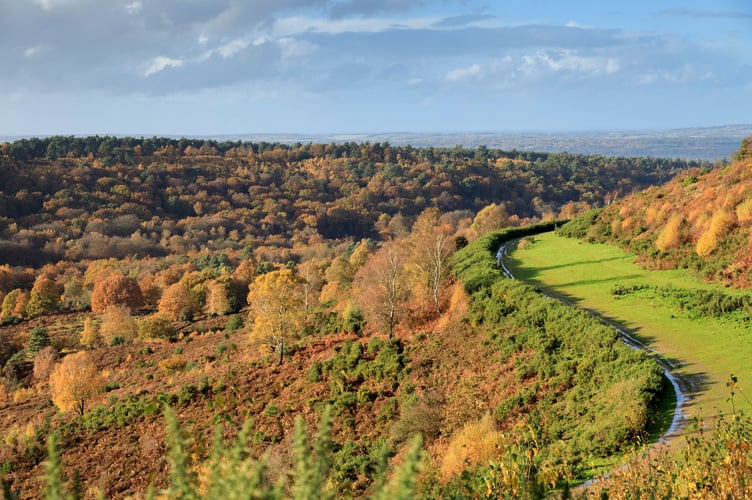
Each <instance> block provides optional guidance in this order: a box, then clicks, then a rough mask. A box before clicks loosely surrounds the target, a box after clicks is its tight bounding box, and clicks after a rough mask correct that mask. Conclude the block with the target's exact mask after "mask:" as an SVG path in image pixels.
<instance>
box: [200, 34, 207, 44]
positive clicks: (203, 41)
mask: <svg viewBox="0 0 752 500" xmlns="http://www.w3.org/2000/svg"><path fill="white" fill-rule="evenodd" d="M208 41H209V37H207V36H206V35H201V36H199V37H198V44H199V45H206V42H208Z"/></svg>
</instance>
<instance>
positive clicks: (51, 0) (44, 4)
mask: <svg viewBox="0 0 752 500" xmlns="http://www.w3.org/2000/svg"><path fill="white" fill-rule="evenodd" d="M74 1H75V0H34V3H35V4H37V5H39V6H40V7H41V8H43V9H44V10H52V9H53V8H55V7H58V6H60V5H65V4H69V3H74Z"/></svg>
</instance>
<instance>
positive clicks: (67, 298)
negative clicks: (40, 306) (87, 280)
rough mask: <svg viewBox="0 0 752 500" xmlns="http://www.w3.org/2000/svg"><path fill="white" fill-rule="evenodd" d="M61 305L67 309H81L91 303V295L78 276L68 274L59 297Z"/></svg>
mask: <svg viewBox="0 0 752 500" xmlns="http://www.w3.org/2000/svg"><path fill="white" fill-rule="evenodd" d="M61 300H62V303H63V306H64V307H66V308H68V309H83V308H84V307H86V306H87V305H91V295H90V293H89V291H88V290H87V289H86V287H84V280H83V278H82V277H79V276H69V277H68V279H67V280H66V281H65V283H64V284H63V295H62V297H61Z"/></svg>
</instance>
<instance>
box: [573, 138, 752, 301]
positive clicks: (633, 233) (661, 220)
mask: <svg viewBox="0 0 752 500" xmlns="http://www.w3.org/2000/svg"><path fill="white" fill-rule="evenodd" d="M751 231H752V138H748V139H746V140H745V141H744V142H743V144H742V147H741V149H740V150H739V151H738V152H737V154H736V155H735V160H734V162H732V163H731V164H729V165H726V166H722V167H717V168H713V169H693V170H689V171H687V172H683V173H681V174H679V175H677V176H676V177H675V178H674V179H672V180H671V181H670V182H668V183H666V184H664V185H662V186H655V187H651V188H648V189H645V190H644V191H641V192H639V193H636V194H634V195H632V196H630V197H627V198H625V199H623V200H620V201H618V202H616V203H614V204H612V205H610V206H609V207H607V208H606V209H604V210H603V211H602V212H600V213H597V214H591V215H590V216H588V217H587V218H586V219H583V220H582V221H581V223H580V224H579V225H578V226H577V227H575V228H573V229H571V231H570V232H571V234H573V235H579V236H583V237H587V238H588V239H590V240H592V241H600V242H608V243H613V244H616V245H618V246H620V247H622V248H624V249H626V250H628V251H629V252H632V253H634V254H635V255H637V259H638V261H639V262H640V263H641V264H643V265H645V266H647V267H649V268H655V269H672V268H687V269H691V270H693V271H695V272H697V273H698V274H699V275H701V276H702V277H704V278H705V279H708V280H712V281H718V282H722V283H725V284H727V285H729V286H733V287H736V288H750V287H752V243H751V242H752V238H750V232H751Z"/></svg>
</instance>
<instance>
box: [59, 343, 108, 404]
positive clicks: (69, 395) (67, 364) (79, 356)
mask: <svg viewBox="0 0 752 500" xmlns="http://www.w3.org/2000/svg"><path fill="white" fill-rule="evenodd" d="M103 384H104V380H103V377H102V375H101V374H100V373H99V371H97V367H96V366H95V365H94V362H93V361H92V359H91V357H90V356H89V354H88V353H87V352H86V351H81V352H77V353H75V354H69V355H68V356H66V357H64V358H63V360H62V361H61V362H60V363H59V364H58V365H57V366H56V367H55V369H54V370H53V371H52V375H50V391H51V392H52V402H53V403H55V405H56V406H57V407H58V408H59V409H60V411H62V412H68V411H71V410H74V411H75V412H76V413H78V414H79V415H83V414H84V412H85V411H86V403H87V401H89V400H90V399H92V398H93V397H94V396H96V395H97V394H98V393H99V392H100V390H101V388H102V385H103Z"/></svg>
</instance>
